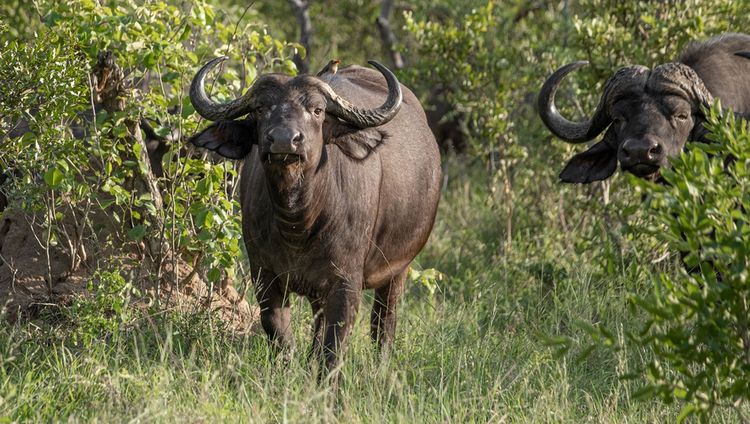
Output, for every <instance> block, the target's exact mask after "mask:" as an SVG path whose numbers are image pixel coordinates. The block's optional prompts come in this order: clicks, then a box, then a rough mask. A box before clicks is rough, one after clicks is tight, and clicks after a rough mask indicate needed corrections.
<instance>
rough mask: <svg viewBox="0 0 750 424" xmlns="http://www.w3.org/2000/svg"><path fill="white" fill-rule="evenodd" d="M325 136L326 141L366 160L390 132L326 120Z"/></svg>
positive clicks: (357, 157) (355, 157)
mask: <svg viewBox="0 0 750 424" xmlns="http://www.w3.org/2000/svg"><path fill="white" fill-rule="evenodd" d="M324 137H325V140H326V143H328V144H335V145H336V146H338V147H339V149H341V151H342V152H343V153H344V154H345V155H347V156H349V157H350V158H352V159H356V160H365V159H367V157H368V156H370V154H371V153H372V152H374V151H375V150H376V149H377V148H378V146H380V145H381V144H382V143H383V142H384V141H385V139H386V138H388V134H387V133H385V132H384V131H381V130H379V129H377V128H364V129H362V128H358V127H355V126H352V125H349V124H347V123H344V122H341V121H336V122H328V121H326V127H325V134H324Z"/></svg>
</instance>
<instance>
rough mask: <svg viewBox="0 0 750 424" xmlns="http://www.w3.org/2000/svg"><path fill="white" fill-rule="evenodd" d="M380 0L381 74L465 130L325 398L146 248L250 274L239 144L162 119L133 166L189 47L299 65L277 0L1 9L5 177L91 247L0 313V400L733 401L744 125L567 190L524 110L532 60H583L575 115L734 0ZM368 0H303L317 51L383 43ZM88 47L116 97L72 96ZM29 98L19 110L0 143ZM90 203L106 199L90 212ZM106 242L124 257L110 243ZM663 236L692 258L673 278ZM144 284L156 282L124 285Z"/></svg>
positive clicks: (231, 69)
mask: <svg viewBox="0 0 750 424" xmlns="http://www.w3.org/2000/svg"><path fill="white" fill-rule="evenodd" d="M395 4H396V7H395V13H394V14H393V16H392V17H391V25H392V27H393V30H394V31H395V33H396V35H397V37H398V40H399V41H400V44H399V45H398V48H399V49H400V50H401V52H402V54H403V55H404V58H405V61H406V66H405V68H404V69H402V70H400V71H399V72H398V75H399V78H400V79H401V80H402V81H403V82H404V83H405V84H407V85H409V86H410V87H412V88H413V89H414V91H415V92H416V93H417V94H418V95H419V96H420V97H421V98H423V99H425V100H428V99H432V98H434V97H435V96H437V97H438V98H439V99H441V100H445V101H447V102H448V103H450V104H452V105H455V107H456V109H455V111H454V112H453V113H454V115H456V116H460V117H461V118H462V119H463V122H464V130H465V131H466V132H467V135H468V141H469V148H468V150H467V151H466V152H465V153H464V154H461V155H453V154H449V155H445V157H444V173H445V187H444V192H443V197H442V199H441V204H440V210H439V213H438V219H437V223H436V226H435V229H434V232H433V235H432V237H431V241H430V242H429V243H428V245H427V247H426V248H425V250H424V251H423V253H422V254H421V255H420V256H419V257H418V259H417V261H416V262H415V264H414V266H413V270H412V272H411V279H412V280H413V282H412V283H411V284H410V287H409V289H408V292H407V295H406V296H404V301H403V302H402V305H401V311H400V321H399V329H398V331H397V339H396V342H395V350H394V352H393V354H392V355H391V356H390V357H389V358H388V360H387V361H386V362H385V363H379V362H378V361H377V355H375V354H374V351H373V349H372V348H371V346H370V343H369V340H368V336H367V331H366V329H367V326H366V324H365V322H364V321H366V318H363V319H361V320H360V321H361V322H360V323H358V325H357V328H356V331H355V333H354V335H353V341H352V346H351V348H350V349H349V352H348V353H347V360H346V362H345V365H344V370H343V376H344V378H343V384H342V387H341V391H340V393H339V394H338V398H337V401H334V402H332V401H330V397H328V396H327V394H326V388H325V387H322V386H319V385H317V384H316V383H315V376H314V373H313V372H311V371H310V367H309V364H308V362H307V361H306V357H305V352H304V349H300V351H298V352H297V353H296V355H295V357H294V358H293V360H292V361H291V363H290V364H288V365H284V364H281V363H277V362H272V361H268V359H267V358H268V354H269V352H268V348H267V346H266V343H265V340H264V338H263V337H258V336H253V335H247V334H241V335H238V334H236V333H235V332H233V331H230V330H229V329H228V328H226V324H225V322H224V321H222V320H220V319H219V318H218V317H217V316H215V315H212V314H211V313H206V312H197V313H196V312H192V313H191V312H186V311H184V310H173V309H171V308H164V307H161V306H160V304H159V303H160V302H162V297H161V296H160V294H159V291H160V290H161V284H162V281H164V280H165V277H164V276H163V275H162V273H164V272H166V271H164V267H163V265H164V264H165V263H168V262H170V261H177V260H178V258H179V260H182V261H184V262H186V263H188V264H190V265H192V268H194V269H195V270H196V273H197V274H200V275H201V276H203V277H204V279H205V281H206V282H207V283H208V284H209V285H210V286H211V289H213V286H214V285H217V286H219V285H221V284H222V283H223V282H224V281H227V280H228V281H232V282H234V284H235V285H236V286H237V288H238V289H239V291H240V292H241V293H244V291H245V289H246V285H247V284H248V283H247V282H249V281H250V279H251V270H247V269H245V267H244V266H243V260H242V259H241V256H242V251H241V246H240V244H241V243H240V242H239V240H240V234H239V233H240V231H239V215H238V212H237V209H238V205H237V200H236V196H235V194H236V193H235V190H236V189H235V186H236V185H235V184H234V181H235V179H236V176H237V165H236V164H232V163H224V162H212V161H210V160H206V157H205V155H204V156H201V154H200V153H199V152H195V151H193V150H192V149H189V148H185V146H184V145H183V144H182V143H180V142H176V143H172V144H170V145H169V146H170V147H169V149H168V151H167V152H166V154H165V156H164V159H163V161H162V163H163V165H164V170H163V174H162V175H161V176H158V177H157V178H156V179H155V180H153V179H151V178H147V177H144V176H148V175H152V174H153V173H152V170H151V166H152V165H151V164H150V163H149V160H148V157H147V156H146V155H145V154H144V151H145V150H144V149H145V148H146V140H144V134H143V131H141V129H139V122H141V120H142V119H143V118H146V119H147V120H148V122H150V124H151V126H152V127H153V129H154V131H155V133H156V134H157V135H158V136H160V137H167V136H169V135H170V134H172V133H173V132H174V130H175V129H178V130H179V134H184V135H189V134H192V133H193V132H195V131H196V130H197V129H199V128H202V127H203V126H204V125H205V124H204V123H202V122H201V120H200V119H199V118H198V117H197V115H196V114H195V113H194V112H193V110H192V107H191V106H190V104H189V100H188V99H187V95H186V92H187V91H186V89H187V85H188V84H189V81H190V78H191V77H192V75H193V73H194V72H195V71H196V70H197V68H198V67H199V66H200V65H201V64H202V63H204V62H205V61H206V60H207V59H208V58H211V57H214V56H217V55H220V54H226V55H228V56H230V57H231V58H232V60H231V64H230V65H228V66H227V67H226V69H224V71H223V74H222V76H221V77H220V78H218V79H217V84H215V86H214V87H213V89H212V90H213V96H214V97H215V98H217V99H219V100H222V99H225V98H228V97H230V96H233V95H236V94H238V93H240V92H242V91H243V90H244V89H245V88H246V87H247V86H248V85H249V84H251V83H252V81H253V79H254V78H255V77H256V76H257V75H258V73H261V72H268V71H271V70H275V71H281V72H287V73H294V72H295V71H296V70H295V65H294V63H293V62H292V57H293V55H294V54H295V53H298V52H302V50H301V46H299V45H298V44H296V43H295V42H294V40H296V39H297V37H298V34H297V31H298V27H297V24H296V20H295V19H294V17H293V12H292V7H291V6H290V5H289V4H288V3H287V2H276V1H258V2H256V3H250V2H247V3H246V2H238V1H236V0H234V1H229V0H224V1H222V0H212V1H193V2H177V1H170V2H146V1H141V0H122V1H111V2H110V1H103V0H100V1H96V0H65V1H47V0H37V1H35V2H34V3H33V5H29V4H28V3H27V2H25V1H20V0H11V1H8V2H4V3H3V4H2V5H0V44H1V45H2V48H0V125H2V127H0V140H2V145H3V149H2V151H0V166H1V167H2V168H3V169H4V170H9V169H11V170H13V172H12V173H10V179H11V180H12V181H11V183H10V184H6V185H5V186H3V187H4V188H3V190H4V191H5V194H6V195H7V197H8V199H9V201H10V204H11V205H12V208H11V210H14V209H20V210H22V211H24V213H28V214H33V216H38V217H41V218H40V220H41V222H40V224H39V227H38V230H39V233H38V234H39V235H40V237H39V240H40V243H41V244H46V246H47V252H49V251H50V249H51V247H50V246H53V247H55V248H58V247H59V246H62V247H61V249H63V250H65V251H68V252H69V253H70V258H71V264H70V267H71V268H75V267H78V266H80V263H77V260H79V259H80V258H81V257H82V256H83V257H87V258H88V262H87V263H92V260H91V258H92V257H93V258H94V260H93V265H89V267H90V268H93V270H92V271H91V273H90V274H88V276H87V278H86V281H85V282H83V284H84V285H88V287H89V290H88V295H87V296H80V297H79V296H75V297H74V298H73V299H72V300H68V301H67V302H65V303H64V304H62V305H58V304H57V302H53V301H52V300H54V299H53V298H52V297H50V299H49V301H47V302H41V303H42V304H43V305H41V306H40V305H39V304H37V306H35V308H34V311H33V313H31V312H30V313H28V316H27V317H26V318H25V319H19V320H15V319H14V320H13V323H12V324H11V323H7V324H6V323H4V324H3V325H2V326H0V420H7V421H25V420H35V421H50V420H52V421H63V420H72V421H90V420H93V419H97V420H100V421H129V420H136V421H165V422H167V421H168V422H172V421H175V420H180V421H205V420H213V419H221V420H232V421H240V420H242V421H248V420H249V421H254V422H255V421H257V422H268V421H305V422H307V421H326V422H328V421H333V422H371V421H404V422H414V421H417V422H424V421H427V422H437V421H440V422H487V421H490V422H505V421H524V422H534V423H536V422H613V423H614V422H617V423H620V422H634V423H640V422H662V421H674V420H676V419H678V418H682V417H684V416H686V415H687V414H690V413H697V414H698V417H700V418H701V419H704V420H707V419H711V420H712V422H735V421H737V420H738V419H740V420H745V421H747V419H748V418H747V417H748V416H750V409H749V408H748V406H747V404H746V402H747V401H748V400H750V399H748V396H750V395H749V394H748V393H750V391H749V390H748V387H747V386H748V381H750V357H749V356H748V354H747V352H749V351H750V336H748V326H747V316H748V314H747V312H748V309H747V299H748V296H749V295H750V282H749V281H748V278H747V265H748V255H749V254H750V251H749V250H748V246H750V227H749V226H748V216H747V210H748V208H750V200H749V199H748V194H747V193H749V192H750V191H748V186H749V185H750V171H748V163H750V151H749V150H748V146H750V137H749V136H748V128H747V125H746V124H745V123H743V122H742V121H734V120H733V119H731V118H729V117H721V116H719V115H720V114H719V113H718V110H719V109H718V108H717V109H715V110H714V112H713V117H712V123H711V129H712V132H713V137H714V139H715V141H716V143H715V144H712V145H698V144H696V145H693V146H691V149H690V153H688V154H684V155H683V156H681V157H680V158H678V159H677V160H675V164H674V168H673V170H672V171H671V172H667V173H665V178H666V179H667V180H668V181H669V182H671V185H669V186H654V185H651V184H648V183H645V182H642V181H636V180H635V179H634V178H629V177H624V176H622V175H618V176H615V177H614V178H613V179H612V180H611V181H610V182H607V183H600V184H594V185H591V186H562V185H560V184H558V183H557V172H559V170H560V169H561V167H562V163H563V160H564V159H566V158H567V157H569V156H570V155H571V154H572V152H573V148H571V147H569V145H566V144H564V143H562V142H559V141H555V140H554V139H553V137H552V136H551V135H550V134H549V132H548V131H547V130H546V129H545V128H544V127H543V126H542V124H541V122H540V121H539V119H538V118H537V116H536V112H535V110H534V99H535V94H536V92H537V91H538V89H539V87H540V85H541V83H542V81H543V80H544V78H545V77H546V76H547V75H548V74H549V73H550V72H551V71H552V70H553V69H555V68H557V67H558V66H560V65H562V64H564V63H568V62H570V61H572V60H577V59H588V60H589V61H590V62H591V65H590V66H589V67H587V68H585V69H584V70H581V71H579V72H577V73H576V74H575V75H576V77H575V78H571V79H572V80H574V81H572V82H573V84H570V83H566V84H567V85H566V87H565V90H566V93H564V94H563V95H561V97H562V99H561V101H560V103H561V104H562V105H563V106H564V107H565V111H566V113H568V114H570V115H577V116H581V115H582V114H583V113H585V112H588V111H592V110H593V108H594V107H595V105H596V103H597V101H598V95H599V93H600V92H601V87H602V84H603V83H604V81H605V80H606V78H607V77H608V76H609V75H611V73H612V72H613V71H614V70H615V69H617V68H618V67H620V66H623V65H627V64H632V63H640V64H643V65H646V66H652V65H654V64H657V63H662V62H666V61H669V60H671V59H673V58H674V57H675V56H676V55H677V53H678V52H679V51H680V49H681V48H683V47H684V46H685V45H686V44H687V42H688V41H690V40H692V39H696V38H704V37H707V36H710V35H714V34H718V33H721V32H724V31H740V30H741V29H743V28H750V25H748V24H750V14H748V13H747V5H745V4H743V2H738V1H733V0H713V1H705V0H689V1H684V2H675V1H654V2H649V1H645V2H644V1H623V2H612V1H604V0H581V1H571V2H569V1H548V2H527V1H515V0H510V1H500V0H497V1H492V0H471V1H465V0H439V1H427V0H413V1H401V2H396V3H395ZM379 9H380V6H379V2H370V1H362V0H347V1H334V0H320V1H312V2H311V7H310V9H309V13H310V16H311V19H312V22H313V25H314V29H315V30H314V39H313V41H314V42H313V44H312V46H311V50H310V52H307V54H309V59H310V63H311V65H312V69H313V70H317V69H318V68H319V67H321V66H323V65H324V64H325V63H326V62H327V61H328V59H331V58H334V57H336V58H339V59H341V60H342V62H343V63H344V64H349V63H363V62H364V61H365V60H366V59H369V58H379V57H381V56H385V55H384V53H383V48H382V46H381V44H380V39H379V37H378V33H377V28H376V26H375V24H374V21H375V18H376V17H377V15H378V13H379V11H380V10H379ZM104 50H108V51H111V52H112V54H113V56H114V58H115V59H116V61H117V64H118V66H120V67H121V69H123V70H124V72H125V74H126V75H127V76H126V79H127V80H132V84H131V86H129V87H126V88H124V89H123V92H122V95H121V96H119V97H117V98H118V99H120V100H121V103H122V104H121V106H122V107H119V108H114V109H115V110H113V109H112V108H110V109H109V110H108V109H107V108H99V109H97V113H96V114H95V115H94V116H93V117H91V112H90V111H91V110H92V106H93V103H96V102H97V101H98V100H97V95H98V94H99V93H98V92H97V86H98V85H97V83H98V81H93V80H92V79H91V72H92V68H94V67H95V66H96V64H97V60H98V57H99V54H100V52H102V51H104ZM384 61H385V60H384ZM435 91H437V93H436V92H435ZM573 99H576V101H573ZM87 113H89V118H88V120H87V119H86V118H84V117H85V116H87V115H86V114H87ZM21 118H23V119H25V120H26V121H27V122H28V123H29V131H28V132H27V133H26V134H25V135H23V136H22V137H20V138H13V139H8V138H7V137H6V135H7V133H8V132H9V131H11V129H12V125H13V123H15V122H18V120H19V119H21ZM81 122H83V123H82V124H81ZM75 125H82V126H83V127H85V129H86V135H85V136H83V137H79V136H76V134H74V131H73V130H72V129H71V128H72V127H74V126H75ZM182 138H183V139H184V137H182ZM177 139H178V140H179V139H180V135H178V136H177ZM730 155H731V156H732V157H734V158H735V161H734V162H733V164H732V165H731V166H729V167H728V169H725V167H724V163H725V160H724V159H725V158H726V157H728V156H730ZM5 213H6V214H7V213H9V212H7V211H6V212H5ZM69 214H72V215H73V220H74V221H75V222H76V224H75V225H74V226H73V227H74V231H72V230H70V228H71V227H70V226H68V225H67V224H66V222H68V221H69V220H70V219H71V218H70V215H69ZM100 216H111V217H116V218H114V219H113V220H111V221H112V222H108V223H107V225H106V229H107V231H102V224H101V222H100V221H99V220H98V219H99V217H100ZM88 239H92V240H93V241H91V240H88ZM92 243H93V244H92ZM92 246H93V247H92ZM123 246H126V247H125V248H124V249H125V250H126V251H127V252H130V253H132V254H130V255H120V256H118V255H109V254H108V252H113V251H115V249H116V248H120V249H121V248H123ZM678 250H683V251H687V252H690V254H688V255H687V256H686V262H687V263H688V264H689V265H690V266H691V267H694V268H697V269H700V270H701V271H700V272H698V273H692V274H688V273H686V272H685V271H684V268H683V266H682V262H681V258H680V256H679V254H677V251H678ZM133 252H134V253H133ZM133 255H137V256H138V257H139V258H148V260H145V259H144V260H143V262H144V263H147V264H148V265H147V266H146V267H147V268H148V272H141V273H138V272H136V271H134V270H133V265H132V263H130V262H132V256H133ZM76 258H79V259H76ZM48 260H49V259H48ZM80 260H82V261H83V259H80ZM139 262H140V259H139ZM50 268H51V267H50ZM717 273H718V274H717ZM49 274H50V275H49V278H47V280H46V281H47V284H48V286H49V287H48V288H49V292H50V295H51V294H52V292H53V287H52V285H53V280H54V278H53V276H52V270H51V269H50V270H49ZM144 275H145V277H144ZM717 275H721V278H719V279H718V280H717ZM145 280H148V281H145ZM178 280H179V278H178V277H175V281H178ZM144 287H155V292H154V293H152V292H149V291H147V290H146V289H145V288H144ZM250 297H252V296H250ZM143 298H147V299H149V298H150V299H152V302H151V303H150V304H147V305H145V306H144V304H143V302H138V303H137V304H138V306H135V305H136V302H134V300H135V299H143ZM293 311H294V325H295V336H296V338H297V345H299V346H306V345H307V343H308V340H309V319H310V317H309V308H308V306H307V305H306V304H305V302H304V301H303V300H301V299H296V300H295V302H294V307H293ZM11 313H12V311H11V310H10V309H9V308H8V309H5V310H4V312H3V314H5V315H7V316H5V317H4V318H5V319H3V321H8V322H10V321H11V320H10V318H11V317H10V316H9V315H10V314H11ZM365 315H366V314H361V316H365ZM644 399H645V400H647V401H646V402H640V400H644Z"/></svg>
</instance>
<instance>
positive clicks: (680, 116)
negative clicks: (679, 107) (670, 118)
mask: <svg viewBox="0 0 750 424" xmlns="http://www.w3.org/2000/svg"><path fill="white" fill-rule="evenodd" d="M689 117H690V115H688V114H687V113H685V112H681V113H677V114H675V115H674V118H675V119H677V120H678V121H686V120H687V119H688V118H689Z"/></svg>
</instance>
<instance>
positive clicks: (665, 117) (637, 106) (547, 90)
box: [539, 34, 750, 183]
mask: <svg viewBox="0 0 750 424" xmlns="http://www.w3.org/2000/svg"><path fill="white" fill-rule="evenodd" d="M742 51H750V36H747V35H743V34H725V35H723V36H719V37H714V38H712V39H709V40H706V41H704V42H699V43H693V44H691V45H690V46H688V48H687V49H686V50H685V52H684V53H683V54H682V55H681V56H680V58H679V60H678V62H676V63H666V64H663V65H659V66H657V67H655V68H654V69H653V70H651V69H648V68H646V67H643V66H630V67H626V68H622V69H620V70H619V71H618V72H617V73H616V74H615V75H614V76H612V78H610V80H609V81H608V82H607V84H606V85H605V90H604V93H603V94H602V98H601V101H600V104H599V107H598V108H597V110H596V112H595V113H594V116H593V117H592V118H591V119H590V120H588V121H586V122H581V123H575V122H571V121H567V120H566V119H565V118H563V117H562V116H560V115H559V113H558V112H557V109H556V108H555V106H554V95H555V91H556V89H557V85H558V84H559V82H560V81H561V80H562V78H564V77H565V75H566V74H568V73H569V72H571V71H573V70H575V69H577V68H579V67H581V66H583V65H584V64H585V62H578V63H574V64H570V65H567V66H566V67H563V68H561V69H559V70H558V71H557V72H555V74H553V75H552V76H550V78H549V79H548V80H547V82H546V83H545V85H544V87H543V88H542V91H541V93H540V97H539V111H540V115H541V117H542V120H543V121H544V122H545V124H546V125H547V127H548V128H549V129H550V130H551V131H552V132H553V133H554V134H555V135H557V136H558V137H560V138H562V139H563V140H565V141H568V142H571V143H583V142H586V141H589V140H591V139H593V138H595V137H596V136H597V135H598V134H599V133H601V132H602V131H606V132H605V134H604V137H603V138H602V141H600V142H599V143H596V144H594V145H593V146H592V147H591V148H589V149H588V150H587V151H585V152H583V153H579V154H577V155H575V156H574V157H573V158H572V159H571V160H570V161H569V162H568V164H567V165H566V166H565V168H564V169H563V171H562V172H561V174H560V180H561V181H563V182H571V183H590V182H593V181H598V180H604V179H606V178H609V177H610V176H611V175H612V174H613V173H614V171H615V170H616V169H617V165H618V163H619V165H620V168H621V169H622V170H623V171H627V172H630V173H632V174H635V175H636V176H639V177H642V178H647V179H652V180H656V179H658V177H659V169H660V168H661V167H664V166H668V165H669V158H670V157H672V156H675V155H677V154H679V153H680V152H681V151H682V150H683V149H684V148H685V145H686V143H687V141H688V140H695V141H706V140H705V133H706V132H705V129H704V128H703V122H704V121H705V116H704V115H703V110H702V108H704V107H710V105H711V103H712V102H713V99H714V97H718V98H719V99H721V104H722V106H723V107H725V108H730V109H732V110H733V111H734V112H735V113H737V114H738V115H740V117H744V116H746V115H747V114H748V113H750V60H748V58H746V57H743V56H742V55H741V54H737V53H738V52H742Z"/></svg>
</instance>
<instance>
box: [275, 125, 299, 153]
mask: <svg viewBox="0 0 750 424" xmlns="http://www.w3.org/2000/svg"><path fill="white" fill-rule="evenodd" d="M266 139H267V140H268V142H269V143H270V145H269V151H270V152H271V153H274V154H287V155H297V154H299V153H300V145H301V143H302V140H303V139H304V135H303V134H302V132H300V131H298V130H296V129H294V128H289V127H276V128H272V129H271V130H270V131H268V133H267V134H266Z"/></svg>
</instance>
